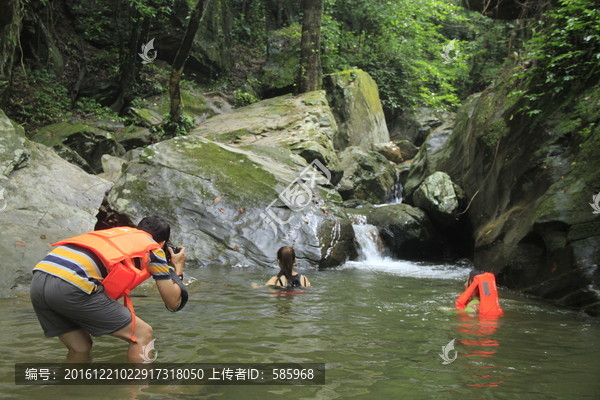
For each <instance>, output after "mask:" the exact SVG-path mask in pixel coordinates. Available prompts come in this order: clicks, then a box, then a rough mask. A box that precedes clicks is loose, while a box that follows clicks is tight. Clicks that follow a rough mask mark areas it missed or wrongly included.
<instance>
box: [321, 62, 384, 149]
mask: <svg viewBox="0 0 600 400" xmlns="http://www.w3.org/2000/svg"><path fill="white" fill-rule="evenodd" d="M323 88H324V89H325V90H326V91H327V100H328V101H329V104H330V105H331V108H332V110H333V114H334V115H335V119H336V121H337V125H338V133H337V134H336V136H335V138H334V141H333V144H334V146H335V148H336V150H343V149H345V148H346V147H349V146H358V147H361V148H363V149H365V150H370V149H371V148H372V146H373V145H374V144H377V143H384V142H389V141H390V136H389V133H388V129H387V125H386V123H385V116H384V114H383V108H382V107H381V102H380V100H379V92H378V90H377V84H376V83H375V81H374V80H373V79H372V78H371V76H369V74H367V73H366V72H364V71H362V70H360V69H353V70H348V71H342V72H337V73H334V74H330V75H326V76H324V77H323Z"/></svg>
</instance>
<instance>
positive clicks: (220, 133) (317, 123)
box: [191, 90, 339, 166]
mask: <svg viewBox="0 0 600 400" xmlns="http://www.w3.org/2000/svg"><path fill="white" fill-rule="evenodd" d="M336 133H337V125H336V122H335V118H334V116H333V114H332V111H331V109H330V108H329V104H328V102H327V99H326V98H325V92H323V91H322V90H318V91H314V92H309V93H304V94H302V95H299V96H292V95H284V96H280V97H275V98H272V99H268V100H263V101H260V102H257V103H254V104H251V105H249V106H246V107H242V108H238V109H235V110H232V111H230V112H229V113H227V114H224V115H217V116H215V117H213V118H211V119H209V120H207V121H205V122H204V123H202V124H200V125H198V126H197V127H196V128H195V129H194V130H192V132H191V134H193V135H200V136H205V137H206V138H208V139H211V140H214V141H218V142H221V143H226V144H231V145H242V144H250V143H252V144H256V145H262V146H272V147H280V148H286V149H290V150H292V151H293V152H294V153H295V154H298V155H300V156H302V157H303V158H304V159H305V160H307V162H309V163H310V162H312V161H314V160H315V159H316V160H319V161H320V162H321V163H323V164H324V165H326V166H330V165H333V164H337V163H338V162H339V159H338V156H337V154H336V152H335V149H334V148H333V138H334V136H335V134H336Z"/></svg>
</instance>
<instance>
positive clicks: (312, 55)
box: [296, 0, 323, 93]
mask: <svg viewBox="0 0 600 400" xmlns="http://www.w3.org/2000/svg"><path fill="white" fill-rule="evenodd" d="M302 5H303V9H304V17H303V19H302V41H301V43H300V68H299V71H298V78H297V82H296V84H297V93H305V92H310V91H312V90H318V89H320V88H321V75H322V71H321V17H322V15H323V0H303V4H302Z"/></svg>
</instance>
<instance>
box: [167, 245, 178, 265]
mask: <svg viewBox="0 0 600 400" xmlns="http://www.w3.org/2000/svg"><path fill="white" fill-rule="evenodd" d="M168 248H170V249H171V250H173V254H177V253H179V252H180V251H181V247H178V246H172V245H170V244H165V247H164V248H163V250H164V251H165V256H166V257H167V262H168V263H170V262H171V252H169V249H168Z"/></svg>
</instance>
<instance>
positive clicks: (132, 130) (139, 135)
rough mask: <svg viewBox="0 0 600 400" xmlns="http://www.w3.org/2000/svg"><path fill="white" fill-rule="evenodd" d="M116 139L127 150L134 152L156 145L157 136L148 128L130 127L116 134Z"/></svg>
mask: <svg viewBox="0 0 600 400" xmlns="http://www.w3.org/2000/svg"><path fill="white" fill-rule="evenodd" d="M114 138H115V140H116V141H117V142H118V143H119V144H120V145H121V146H123V148H124V149H125V150H132V149H135V148H138V147H145V146H148V145H149V144H152V143H154V142H155V141H156V134H154V133H152V132H150V129H148V128H144V127H141V126H137V125H129V126H127V127H125V128H123V129H120V130H118V131H117V132H115V133H114Z"/></svg>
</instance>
